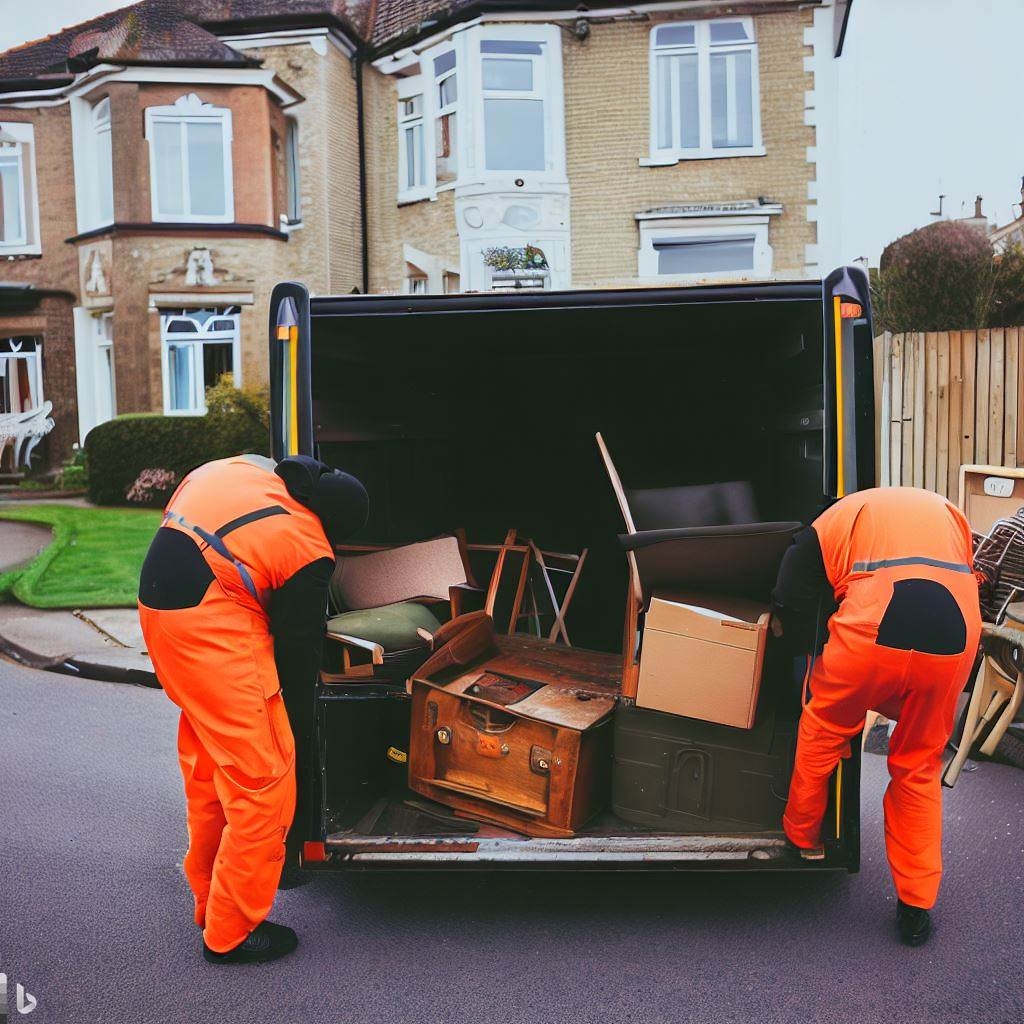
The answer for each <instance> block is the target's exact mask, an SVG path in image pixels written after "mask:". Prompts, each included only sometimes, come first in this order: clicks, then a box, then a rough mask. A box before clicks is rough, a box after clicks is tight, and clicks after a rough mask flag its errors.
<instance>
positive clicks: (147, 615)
mask: <svg viewBox="0 0 1024 1024" xmlns="http://www.w3.org/2000/svg"><path fill="white" fill-rule="evenodd" d="M162 530H171V531H177V532H178V533H180V534H183V535H184V538H187V540H186V539H184V538H183V537H170V536H168V535H166V534H164V535H163V536H162V538H161V540H162V542H163V543H164V544H167V543H168V542H170V543H171V547H172V548H176V549H177V550H178V551H180V553H181V556H182V557H181V558H180V575H183V576H186V577H188V576H191V577H195V578H197V579H198V585H197V587H196V598H195V602H194V603H193V604H192V605H191V606H187V607H180V606H178V604H175V603H174V602H171V603H170V604H169V605H166V606H163V607H159V608H154V607H147V605H146V604H145V603H143V600H142V599H141V598H140V602H139V618H140V620H141V623H142V631H143V634H144V635H145V639H146V644H147V647H148V650H149V653H150V656H151V657H152V659H153V666H154V668H155V670H156V675H157V678H158V679H159V680H160V682H161V684H162V685H163V688H164V690H165V692H166V693H167V696H168V697H170V699H171V700H172V701H174V703H175V704H177V705H178V706H179V707H180V708H181V719H180V722H179V729H178V754H179V759H180V763H181V771H182V775H183V776H184V782H185V799H186V805H187V821H188V833H189V847H188V853H187V854H186V856H185V860H184V870H185V875H186V877H187V879H188V883H189V886H190V887H191V889H192V893H193V895H194V897H195V920H196V923H197V924H198V925H200V926H201V927H203V928H204V934H203V937H204V940H205V942H206V944H207V946H209V947H210V949H212V950H214V951H216V952H225V951H227V950H230V949H233V948H234V947H235V946H237V945H238V944H239V943H240V942H242V941H243V940H244V939H245V938H246V936H247V935H248V934H249V932H251V931H252V929H253V928H255V927H256V925H258V924H259V923H260V922H261V921H263V920H264V919H265V918H266V916H267V914H268V913H269V911H270V907H271V905H272V903H273V900H274V894H275V892H276V889H277V883H278V881H279V879H280V875H281V870H282V867H283V863H284V853H285V846H284V840H285V836H286V834H287V831H288V828H289V826H290V825H291V822H292V818H293V816H294V814H295V797H296V793H295V770H294V769H295V744H294V739H293V736H292V731H291V727H290V725H289V721H288V715H287V712H286V710H285V706H284V703H283V699H282V696H281V692H280V690H281V688H280V683H279V679H278V673H277V669H276V666H275V662H274V640H273V637H272V635H271V632H270V628H269V616H268V612H267V607H268V603H269V595H270V593H271V592H272V591H274V590H275V589H277V588H278V587H280V586H281V585H282V584H283V583H284V582H285V581H287V580H288V579H289V578H290V577H292V576H293V575H294V574H295V573H296V572H297V571H298V570H300V569H302V568H303V567H304V566H306V565H308V564H309V563H310V562H313V561H315V560H316V559H321V558H329V559H333V557H334V552H333V550H332V548H331V545H330V543H329V542H328V540H327V537H326V536H325V534H324V530H323V527H322V525H321V522H320V519H319V518H318V517H317V516H316V515H315V514H314V513H313V512H311V511H310V510H309V509H308V508H306V507H305V506H304V505H301V504H299V502H297V501H296V500H295V499H294V498H293V497H292V496H291V495H290V494H289V493H288V490H287V488H286V487H285V484H284V481H283V480H282V479H281V478H280V477H279V476H277V475H276V474H275V473H274V472H273V464H272V463H270V462H269V461H267V460H260V459H258V458H253V457H249V456H240V457H238V458H232V459H223V460H221V461H218V462H211V463H208V464H207V465H205V466H202V467H200V468H199V469H197V470H195V471H194V472H192V473H190V474H189V475H188V476H187V477H186V478H185V480H184V481H183V482H182V483H181V485H180V486H179V487H178V489H177V491H175V493H174V495H173V496H172V498H171V500H170V502H169V503H168V505H167V509H166V512H165V517H164V523H163V527H162ZM161 532H162V531H158V533H161ZM154 543H156V542H154ZM151 550H152V549H151ZM196 551H198V552H199V553H200V555H201V559H202V561H199V560H198V559H196V558H195V552H196ZM204 562H205V566H206V568H204V567H203V563H204ZM144 575H145V569H144ZM165 575H168V576H170V577H172V578H176V577H177V576H178V575H179V573H178V571H177V563H175V572H173V573H170V574H165ZM183 586H184V584H183ZM186 597H187V595H186ZM180 603H186V604H187V600H185V601H183V602H179V604H180Z"/></svg>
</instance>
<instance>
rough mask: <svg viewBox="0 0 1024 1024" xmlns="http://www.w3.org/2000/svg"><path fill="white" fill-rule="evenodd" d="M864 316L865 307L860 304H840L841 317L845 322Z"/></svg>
mask: <svg viewBox="0 0 1024 1024" xmlns="http://www.w3.org/2000/svg"><path fill="white" fill-rule="evenodd" d="M863 315H864V307H863V306H862V305H861V304H860V303H859V302H841V303H839V316H840V317H841V318H842V319H843V320H856V319H857V318H858V317H862V316H863Z"/></svg>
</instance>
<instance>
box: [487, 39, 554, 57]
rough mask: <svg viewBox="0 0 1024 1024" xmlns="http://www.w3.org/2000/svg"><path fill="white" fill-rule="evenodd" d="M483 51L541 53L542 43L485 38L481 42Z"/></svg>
mask: <svg viewBox="0 0 1024 1024" xmlns="http://www.w3.org/2000/svg"><path fill="white" fill-rule="evenodd" d="M480 52H481V53H536V54H540V53H542V52H543V51H542V50H541V44H540V43H525V42H518V41H517V40H514V39H484V40H483V41H482V42H481V43H480Z"/></svg>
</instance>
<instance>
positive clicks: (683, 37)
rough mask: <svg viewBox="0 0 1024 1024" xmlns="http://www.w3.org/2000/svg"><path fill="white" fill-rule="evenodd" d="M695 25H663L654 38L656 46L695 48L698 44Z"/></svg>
mask: <svg viewBox="0 0 1024 1024" xmlns="http://www.w3.org/2000/svg"><path fill="white" fill-rule="evenodd" d="M695 32H696V29H695V27H694V26H693V25H662V27H661V28H659V29H658V30H657V33H656V34H655V36H654V45H655V46H693V45H694V44H695V43H696V38H695V35H694V33H695Z"/></svg>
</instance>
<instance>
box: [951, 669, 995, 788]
mask: <svg viewBox="0 0 1024 1024" xmlns="http://www.w3.org/2000/svg"><path fill="white" fill-rule="evenodd" d="M988 671H989V668H988V659H987V658H985V659H983V660H982V663H981V667H980V668H979V669H978V678H977V679H975V681H974V688H973V689H972V690H971V699H970V703H969V704H968V705H967V714H966V716H965V717H964V728H963V732H962V733H961V735H960V742H959V744H958V746H957V751H956V754H955V755H954V756H953V759H952V761H950V762H949V764H948V765H946V770H945V771H944V772H943V773H942V784H943V785H944V786H948V787H949V788H950V789H952V788H953V786H955V785H956V780H957V779H958V778H960V771H961V770H962V769H963V766H964V763H965V762H966V761H967V756H968V755H969V754H970V752H971V747H973V746H974V741H975V740H976V739H977V736H978V732H979V730H980V728H981V725H982V723H981V721H980V719H981V707H982V703H981V702H982V696H983V695H984V693H985V691H986V689H987V688H988V687H987V678H988Z"/></svg>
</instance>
